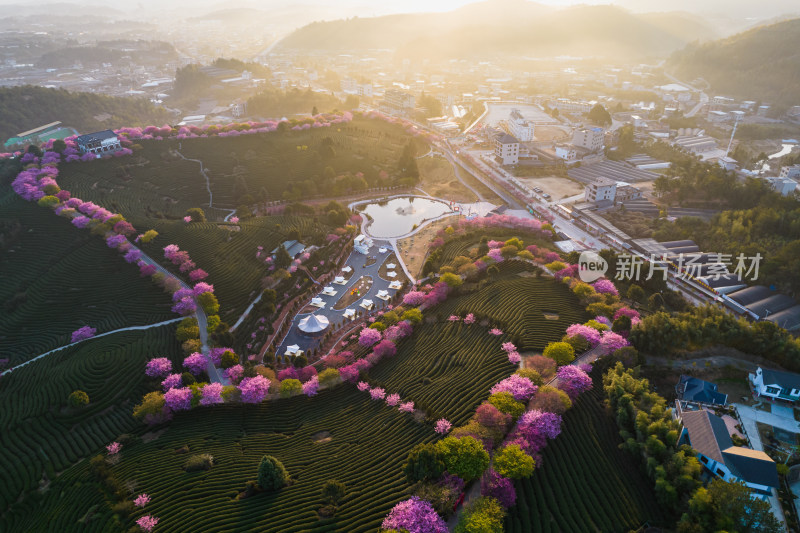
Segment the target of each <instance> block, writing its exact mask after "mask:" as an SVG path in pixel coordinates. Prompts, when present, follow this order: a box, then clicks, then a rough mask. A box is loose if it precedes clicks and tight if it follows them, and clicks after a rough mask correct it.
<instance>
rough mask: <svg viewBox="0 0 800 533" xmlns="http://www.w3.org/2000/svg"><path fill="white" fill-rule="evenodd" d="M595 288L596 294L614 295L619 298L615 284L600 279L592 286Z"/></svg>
mask: <svg viewBox="0 0 800 533" xmlns="http://www.w3.org/2000/svg"><path fill="white" fill-rule="evenodd" d="M592 286H593V287H594V290H595V292H598V293H600V294H613V295H615V296H619V291H618V290H617V288H616V287H615V286H614V283H613V282H611V281H610V280H607V279H599V280H597V281H595V282H594V284H593V285H592Z"/></svg>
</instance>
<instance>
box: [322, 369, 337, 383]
mask: <svg viewBox="0 0 800 533" xmlns="http://www.w3.org/2000/svg"><path fill="white" fill-rule="evenodd" d="M317 378H318V379H319V383H320V385H330V384H332V383H334V382H335V381H336V380H337V379H339V371H338V370H336V369H335V368H326V369H325V370H323V371H322V372H320V373H319V374H317Z"/></svg>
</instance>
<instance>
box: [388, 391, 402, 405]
mask: <svg viewBox="0 0 800 533" xmlns="http://www.w3.org/2000/svg"><path fill="white" fill-rule="evenodd" d="M386 403H387V404H388V405H391V406H392V407H394V406H395V405H397V404H398V403H400V395H399V394H397V393H394V394H390V395H388V396H387V397H386Z"/></svg>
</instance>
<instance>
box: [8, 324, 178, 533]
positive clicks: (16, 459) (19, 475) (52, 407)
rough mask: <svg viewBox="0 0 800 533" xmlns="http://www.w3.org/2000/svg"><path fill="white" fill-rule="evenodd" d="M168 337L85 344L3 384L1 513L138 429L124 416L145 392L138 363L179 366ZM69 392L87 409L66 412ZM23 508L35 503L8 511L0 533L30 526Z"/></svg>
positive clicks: (169, 333) (156, 334)
mask: <svg viewBox="0 0 800 533" xmlns="http://www.w3.org/2000/svg"><path fill="white" fill-rule="evenodd" d="M174 331H175V328H174V326H162V327H159V328H154V329H150V330H147V331H130V332H123V333H117V334H114V335H110V336H107V337H103V338H99V339H92V340H88V341H86V342H84V343H81V344H79V345H76V346H73V347H70V348H66V349H64V350H62V351H59V352H55V353H53V354H51V355H49V356H47V357H45V358H44V359H41V360H39V361H36V362H34V363H31V364H30V365H27V366H25V367H22V368H20V369H19V370H15V371H14V372H11V373H10V374H7V375H5V376H3V378H2V385H0V403H2V405H3V409H2V410H0V427H2V428H3V431H2V432H0V509H2V510H4V511H5V510H6V508H7V507H8V506H9V505H10V504H11V503H13V502H15V501H17V499H18V498H19V496H20V495H21V494H22V493H23V492H27V491H31V490H33V489H35V488H37V487H38V486H39V484H40V482H42V481H43V480H44V482H45V483H47V482H48V481H53V482H55V481H54V480H56V476H57V474H58V473H60V472H62V471H64V470H66V469H67V468H69V467H70V466H72V465H74V464H75V463H76V462H78V461H80V460H81V459H85V458H87V457H88V456H90V455H93V454H97V453H99V452H100V451H101V450H102V447H103V446H105V445H106V444H108V443H109V442H111V441H113V440H114V439H115V438H117V436H119V435H120V434H123V433H128V432H133V431H134V430H138V429H140V428H141V425H140V424H139V423H138V422H136V421H135V420H134V419H133V417H132V416H131V411H132V409H133V405H134V403H138V402H139V401H140V399H141V397H142V395H143V394H145V393H146V392H149V390H150V388H149V386H148V385H147V384H146V383H145V376H144V373H143V369H144V365H145V361H146V360H147V359H149V358H151V357H154V356H156V355H161V356H166V357H169V358H171V359H172V361H173V364H175V365H177V364H179V363H180V360H181V357H180V356H181V354H180V345H179V344H178V343H177V341H175V338H174ZM76 389H80V390H83V391H85V392H86V393H87V394H88V395H89V399H90V403H89V405H87V406H86V407H84V408H81V409H79V410H72V409H67V408H66V405H67V397H68V396H69V394H70V393H71V392H72V391H74V390H76ZM84 464H85V461H84ZM55 496H56V498H58V494H57V492H56V494H55ZM30 505H33V506H34V508H35V507H36V502H35V501H31V498H28V499H27V500H26V502H25V505H23V506H22V507H14V508H12V510H11V511H10V512H9V513H7V514H6V515H5V516H4V518H3V520H2V521H0V531H26V530H27V529H26V527H22V526H15V525H14V524H17V523H19V522H20V521H25V520H28V519H30V518H31V508H30V507H29V506H30ZM83 512H84V513H85V512H86V511H85V510H84V511H83ZM43 530H44V529H43ZM49 530H50V531H59V529H49Z"/></svg>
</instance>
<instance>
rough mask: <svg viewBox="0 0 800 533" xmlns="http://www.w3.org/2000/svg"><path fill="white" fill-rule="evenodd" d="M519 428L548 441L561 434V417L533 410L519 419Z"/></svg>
mask: <svg viewBox="0 0 800 533" xmlns="http://www.w3.org/2000/svg"><path fill="white" fill-rule="evenodd" d="M565 368H567V367H565ZM517 426H518V428H520V429H523V430H525V431H533V432H535V433H538V434H540V435H543V436H545V437H547V438H548V439H554V438H556V437H558V435H559V434H560V433H561V415H558V414H555V413H548V412H546V411H540V410H538V409H531V410H530V411H528V412H526V413H525V414H523V415H522V416H521V417H520V418H519V421H518V422H517Z"/></svg>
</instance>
